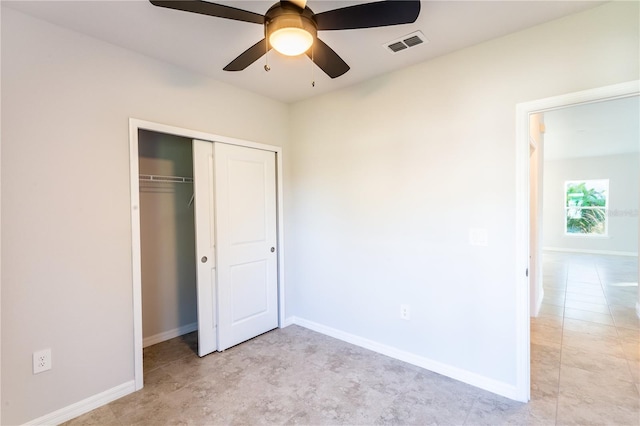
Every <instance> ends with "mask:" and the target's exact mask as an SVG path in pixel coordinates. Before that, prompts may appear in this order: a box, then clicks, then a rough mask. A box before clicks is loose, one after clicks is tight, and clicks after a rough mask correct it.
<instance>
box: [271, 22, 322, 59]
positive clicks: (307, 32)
mask: <svg viewBox="0 0 640 426" xmlns="http://www.w3.org/2000/svg"><path fill="white" fill-rule="evenodd" d="M267 31H268V37H269V44H270V45H271V47H273V48H274V49H275V50H277V51H278V52H280V53H282V54H283V55H286V56H298V55H302V54H303V53H305V52H306V51H307V50H309V48H310V47H311V46H312V45H313V41H314V40H315V36H316V33H317V30H316V26H315V25H314V23H313V22H312V21H311V20H310V19H308V18H306V17H304V16H300V15H281V16H277V17H275V18H274V19H273V20H272V21H271V22H269V24H268V26H267Z"/></svg>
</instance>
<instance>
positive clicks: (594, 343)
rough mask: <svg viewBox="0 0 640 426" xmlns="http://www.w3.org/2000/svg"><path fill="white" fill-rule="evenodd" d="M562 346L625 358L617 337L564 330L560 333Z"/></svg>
mask: <svg viewBox="0 0 640 426" xmlns="http://www.w3.org/2000/svg"><path fill="white" fill-rule="evenodd" d="M562 348H563V349H564V348H574V349H580V350H582V351H585V352H587V353H593V354H597V355H606V356H614V357H617V358H624V359H626V358H625V354H624V351H623V350H622V345H621V343H620V340H619V339H618V338H617V337H611V336H601V335H595V334H584V333H576V332H572V331H569V330H565V331H564V333H563V335H562Z"/></svg>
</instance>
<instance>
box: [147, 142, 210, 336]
mask: <svg viewBox="0 0 640 426" xmlns="http://www.w3.org/2000/svg"><path fill="white" fill-rule="evenodd" d="M138 152H139V159H140V161H139V167H140V169H139V170H140V174H151V175H161V176H184V177H193V150H192V149H191V139H187V138H182V137H178V136H173V135H166V134H162V133H155V132H150V131H143V130H141V131H140V132H139V136H138ZM192 196H193V184H191V183H161V182H160V183H159V182H145V181H140V246H141V247H140V249H141V272H142V337H143V339H144V340H143V342H144V345H145V346H148V345H150V344H154V343H158V342H161V341H163V340H166V339H167V338H171V337H175V336H177V335H179V334H178V333H180V334H183V333H181V332H180V330H184V329H189V330H192V329H193V325H194V323H196V322H197V320H198V319H197V297H196V253H195V244H196V243H195V224H194V217H193V204H191V206H190V205H189V201H190V200H191V197H192Z"/></svg>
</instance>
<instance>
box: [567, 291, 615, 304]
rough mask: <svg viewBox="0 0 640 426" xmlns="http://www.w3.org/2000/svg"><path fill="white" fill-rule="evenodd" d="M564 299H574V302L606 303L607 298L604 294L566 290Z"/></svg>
mask: <svg viewBox="0 0 640 426" xmlns="http://www.w3.org/2000/svg"><path fill="white" fill-rule="evenodd" d="M566 300H575V301H576V302H587V303H594V304H599V305H606V304H607V299H606V297H605V296H604V295H603V296H593V295H590V294H582V293H576V292H572V291H567V293H566Z"/></svg>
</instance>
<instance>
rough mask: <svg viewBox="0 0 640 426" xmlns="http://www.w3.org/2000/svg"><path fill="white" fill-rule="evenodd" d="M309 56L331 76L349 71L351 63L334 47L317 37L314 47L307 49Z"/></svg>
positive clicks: (337, 75)
mask: <svg viewBox="0 0 640 426" xmlns="http://www.w3.org/2000/svg"><path fill="white" fill-rule="evenodd" d="M312 50H313V52H312ZM307 56H308V57H309V58H311V59H312V60H313V62H315V64H316V65H317V66H318V67H320V69H321V70H322V71H324V72H325V73H326V74H327V75H328V76H329V77H331V78H336V77H340V76H341V75H342V74H344V73H345V72H347V71H349V65H347V63H346V62H345V61H343V60H342V58H341V57H340V56H338V54H337V53H336V52H334V51H333V49H332V48H330V47H329V46H327V44H326V43H325V42H323V41H322V40H320V39H319V38H317V37H316V40H315V42H314V43H313V47H312V48H311V49H309V50H308V51H307Z"/></svg>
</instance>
